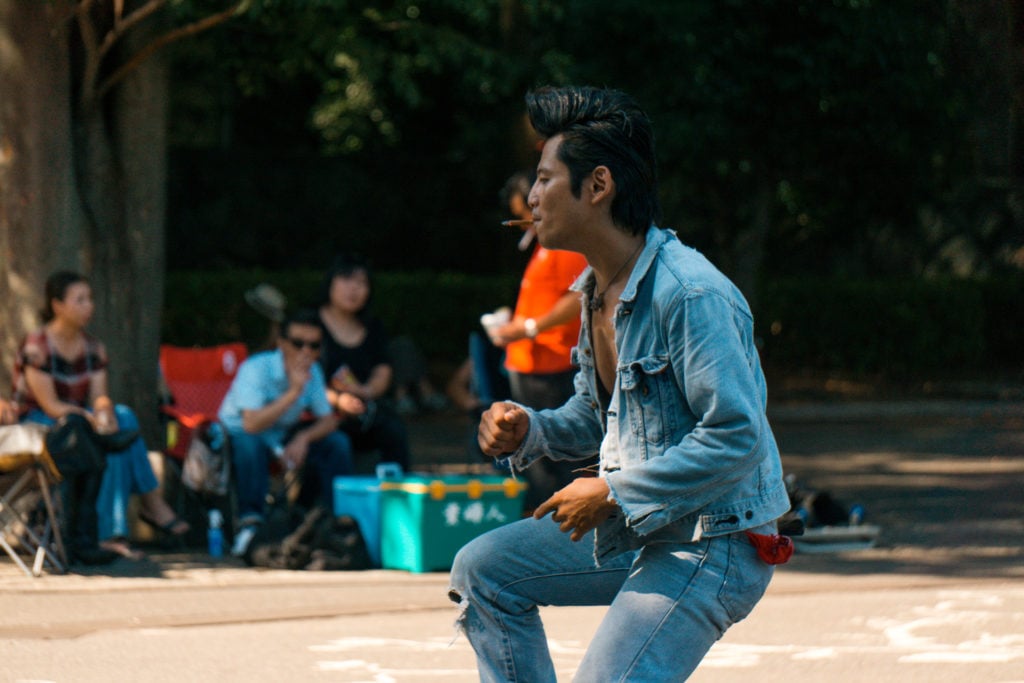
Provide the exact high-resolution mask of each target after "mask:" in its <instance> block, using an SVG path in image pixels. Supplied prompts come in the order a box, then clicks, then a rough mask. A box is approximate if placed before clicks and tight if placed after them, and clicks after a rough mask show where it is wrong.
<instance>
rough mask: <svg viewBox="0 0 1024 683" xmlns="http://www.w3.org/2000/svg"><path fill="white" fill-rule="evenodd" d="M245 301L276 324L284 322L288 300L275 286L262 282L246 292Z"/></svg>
mask: <svg viewBox="0 0 1024 683" xmlns="http://www.w3.org/2000/svg"><path fill="white" fill-rule="evenodd" d="M245 301H246V303H247V304H249V305H250V306H252V307H253V308H255V309H256V311H257V312H258V313H259V314H260V315H262V316H265V317H267V318H270V319H271V320H273V321H274V322H277V323H279V322H281V321H282V320H284V309H285V307H286V306H287V305H288V299H286V298H285V296H284V294H282V293H281V290H279V289H278V288H277V287H275V286H274V285H270V284H267V283H266V282H261V283H260V284H258V285H256V286H255V287H253V288H252V289H249V290H247V291H246V292H245Z"/></svg>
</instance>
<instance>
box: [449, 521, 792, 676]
mask: <svg viewBox="0 0 1024 683" xmlns="http://www.w3.org/2000/svg"><path fill="white" fill-rule="evenodd" d="M758 531H762V532H763V533H772V532H773V529H764V530H760V529H759V530H758ZM593 549H594V535H593V532H591V533H589V534H587V535H586V536H584V538H583V539H582V540H580V541H579V542H578V543H573V542H572V541H571V540H569V536H568V534H564V533H562V532H561V531H559V529H558V525H557V524H556V523H554V522H552V521H551V519H550V517H545V518H544V519H541V520H534V519H523V520H520V521H517V522H514V523H512V524H508V525H506V526H503V527H500V528H498V529H495V530H494V531H491V532H489V533H487V534H484V535H483V536H479V537H477V538H476V539H474V540H473V541H471V542H470V543H468V544H466V546H465V547H463V548H462V550H460V551H459V553H458V555H457V556H456V557H455V562H454V564H453V567H452V572H451V587H452V592H451V593H450V597H451V598H452V600H458V601H460V609H461V610H462V611H461V613H460V616H459V621H458V624H459V627H460V628H461V630H462V631H463V632H464V633H465V634H466V636H467V637H468V638H469V641H470V643H471V644H472V646H473V649H474V651H475V652H476V656H477V667H478V669H479V672H480V680H481V681H486V682H488V683H490V682H492V681H521V682H523V683H546V682H548V681H555V680H556V679H555V670H554V666H553V664H552V662H551V656H550V654H549V652H548V646H547V639H546V636H545V634H544V626H543V624H542V623H541V620H540V614H539V611H538V606H540V605H610V607H609V610H608V612H607V614H606V615H605V617H604V619H603V620H602V622H601V625H600V627H599V628H598V631H597V633H596V634H595V635H594V639H593V641H592V642H591V644H590V647H589V648H588V649H587V652H586V655H585V656H584V657H583V661H582V662H581V663H580V666H579V669H578V670H577V672H576V676H575V679H574V680H577V681H586V682H588V683H589V682H597V681H600V682H602V683H603V682H606V681H629V682H630V683H638V682H640V681H657V682H658V683H663V682H664V681H682V680H685V679H686V678H687V677H688V676H689V675H690V674H691V673H692V672H693V670H694V669H695V668H697V665H698V664H699V663H700V661H701V659H703V658H704V655H705V654H706V653H707V651H708V650H709V649H710V648H711V646H712V645H713V644H714V643H715V641H717V640H718V639H719V638H721V637H722V634H723V633H725V631H726V629H728V628H729V626H731V625H732V624H734V623H736V622H737V621H740V620H741V619H743V618H744V617H746V616H747V614H749V613H750V611H751V610H752V609H753V607H754V605H755V604H757V601H758V600H760V598H761V596H762V595H763V594H764V591H765V590H766V589H767V587H768V582H769V581H770V580H771V577H772V573H773V568H772V566H771V565H769V564H766V563H764V562H763V561H761V560H760V558H758V556H757V552H756V550H755V549H754V547H753V546H752V545H751V544H750V541H749V540H748V539H747V537H746V535H745V534H744V533H743V532H739V533H735V534H730V535H728V536H718V537H714V538H705V539H703V540H701V541H698V542H695V543H652V544H650V545H647V546H645V547H644V548H642V549H641V550H639V551H636V552H629V553H625V554H623V555H620V556H618V557H616V558H614V559H612V560H610V561H608V562H606V563H604V564H603V565H602V566H601V567H596V566H595V564H594V559H593Z"/></svg>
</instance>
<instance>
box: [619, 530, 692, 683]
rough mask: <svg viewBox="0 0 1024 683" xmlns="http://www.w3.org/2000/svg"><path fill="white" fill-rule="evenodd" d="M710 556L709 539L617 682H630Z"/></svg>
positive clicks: (690, 589)
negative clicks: (681, 586)
mask: <svg viewBox="0 0 1024 683" xmlns="http://www.w3.org/2000/svg"><path fill="white" fill-rule="evenodd" d="M710 554H711V542H710V539H708V540H706V541H705V546H704V553H703V554H702V555H701V558H700V562H699V563H698V564H697V566H696V567H695V568H694V570H693V572H692V573H691V574H690V579H689V580H688V581H687V582H686V585H685V586H684V587H683V590H682V591H681V592H680V593H678V594H677V595H675V597H674V599H673V600H672V605H671V607H669V608H668V609H667V610H666V611H665V614H664V615H662V618H661V621H659V622H658V625H657V626H655V627H654V628H653V629H651V632H650V633H649V634H648V635H647V638H646V640H644V643H643V645H642V646H641V647H640V648H638V649H637V651H636V655H635V656H634V657H633V661H632V662H630V663H629V666H628V667H627V668H626V669H625V670H624V671H623V674H622V677H621V678H620V679H619V681H620V682H621V683H627V682H628V681H630V680H632V675H633V672H634V670H635V669H636V666H637V664H638V663H639V662H640V660H641V659H643V655H644V654H645V653H646V652H647V650H648V649H649V647H650V644H651V641H652V640H654V636H655V635H656V634H657V633H658V632H659V631H660V630H661V628H662V627H663V626H664V625H665V622H666V621H668V618H669V617H670V616H671V615H672V614H673V613H674V612H675V611H676V610H677V609H679V605H680V603H681V602H682V601H683V599H684V598H685V597H686V595H687V594H688V593H690V592H691V591H692V590H693V589H694V586H695V585H696V583H697V581H696V577H697V575H698V574H700V573H701V572H702V571H703V570H704V565H705V564H706V563H707V561H708V555H710Z"/></svg>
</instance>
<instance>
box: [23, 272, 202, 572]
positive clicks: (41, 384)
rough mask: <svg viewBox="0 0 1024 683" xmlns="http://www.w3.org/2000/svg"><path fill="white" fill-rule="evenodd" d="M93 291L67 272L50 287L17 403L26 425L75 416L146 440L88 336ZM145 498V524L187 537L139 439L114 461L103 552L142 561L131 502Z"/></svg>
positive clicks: (101, 513) (102, 518)
mask: <svg viewBox="0 0 1024 683" xmlns="http://www.w3.org/2000/svg"><path fill="white" fill-rule="evenodd" d="M93 309H94V305H93V300H92V289H91V288H90V286H89V283H88V281H87V280H86V279H85V277H83V276H82V275H79V274H77V273H72V272H67V271H60V272H57V273H54V274H53V275H51V276H50V277H49V278H48V279H47V281H46V304H45V307H44V310H43V321H44V324H43V326H42V327H41V328H40V329H38V330H36V331H35V332H33V333H31V334H29V335H28V336H27V337H26V338H25V340H24V341H23V342H22V345H21V347H20V349H19V351H18V358H17V361H16V363H15V367H14V378H15V379H14V381H15V392H16V400H17V401H18V403H19V405H20V408H21V410H22V417H21V420H22V421H23V422H25V421H30V422H39V423H42V424H53V423H54V422H56V421H57V420H58V419H60V418H61V417H63V416H64V415H67V414H69V413H77V414H79V415H82V416H84V417H85V418H86V419H88V420H89V422H90V423H91V424H92V426H93V428H94V430H95V431H96V433H97V434H114V433H122V434H123V433H125V432H129V431H135V432H136V433H137V432H138V429H139V423H138V420H137V418H136V417H135V413H133V412H132V410H131V409H130V408H128V407H127V406H123V405H116V406H115V405H114V403H113V401H111V400H110V397H109V396H108V395H107V352H106V348H105V347H104V345H103V343H102V342H101V341H100V340H98V339H97V338H95V337H93V336H92V335H91V334H89V333H88V332H86V331H85V327H86V325H88V324H89V320H90V319H91V318H92V314H93ZM132 493H137V494H139V499H140V503H141V511H140V517H141V518H142V520H143V521H145V522H147V523H148V524H149V525H150V526H152V527H154V528H155V529H157V530H158V531H160V532H162V533H164V534H169V535H171V536H175V537H180V536H182V535H184V534H185V533H187V532H188V529H189V525H188V523H187V522H185V521H184V520H181V519H179V518H178V517H177V516H176V515H175V514H174V511H173V510H172V509H171V507H170V506H169V505H168V504H167V502H166V501H165V500H164V499H163V498H162V497H161V496H160V492H159V490H158V488H157V480H156V476H155V475H154V474H153V469H152V467H151V466H150V464H149V457H148V454H147V449H146V445H145V444H144V443H143V442H142V439H141V438H138V437H136V438H134V439H133V440H132V441H131V442H130V443H129V445H128V446H127V448H125V449H124V450H121V451H119V452H116V453H108V454H107V466H106V469H105V470H104V472H103V480H102V483H101V485H100V491H99V495H98V497H97V500H96V514H97V517H98V537H99V541H100V543H99V545H100V547H101V548H103V549H105V550H109V551H112V552H114V553H117V554H118V555H121V556H123V557H128V558H131V559H140V558H141V557H143V555H142V553H140V552H139V551H137V550H135V549H133V548H132V547H131V545H130V544H129V541H128V535H129V534H128V515H127V510H128V499H129V497H130V496H131V494H132Z"/></svg>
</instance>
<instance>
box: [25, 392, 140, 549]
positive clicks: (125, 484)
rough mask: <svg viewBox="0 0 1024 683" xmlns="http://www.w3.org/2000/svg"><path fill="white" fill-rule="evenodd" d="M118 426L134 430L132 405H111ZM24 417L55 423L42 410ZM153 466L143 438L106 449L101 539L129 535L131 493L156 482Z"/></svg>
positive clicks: (98, 501)
mask: <svg viewBox="0 0 1024 683" xmlns="http://www.w3.org/2000/svg"><path fill="white" fill-rule="evenodd" d="M114 413H115V415H116V416H117V425H118V429H120V430H122V431H130V430H137V429H138V428H139V420H138V418H137V417H135V413H134V412H133V411H132V409H131V408H129V407H128V406H125V405H120V404H118V405H116V406H114ZM25 420H27V421H30V422H38V423H41V424H45V425H52V424H54V420H53V418H51V417H50V416H48V415H47V414H46V413H44V412H42V411H41V410H34V411H32V412H30V413H29V414H28V415H26V416H25ZM158 484H159V482H157V480H156V475H155V474H154V473H153V467H152V466H151V465H150V464H149V453H148V451H147V450H146V444H145V443H144V442H143V441H142V438H141V437H140V438H138V439H135V440H134V441H132V443H131V445H129V446H128V448H126V449H125V450H123V451H120V452H118V453H107V466H106V469H104V470H103V481H102V483H101V484H100V492H99V496H98V497H97V498H96V516H97V527H98V529H97V533H98V536H99V540H101V541H104V540H107V539H109V538H115V537H117V536H124V537H127V536H129V529H128V502H129V500H130V499H131V496H132V494H135V493H149V492H150V491H152V490H153V489H155V488H156V487H157V486H158Z"/></svg>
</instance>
